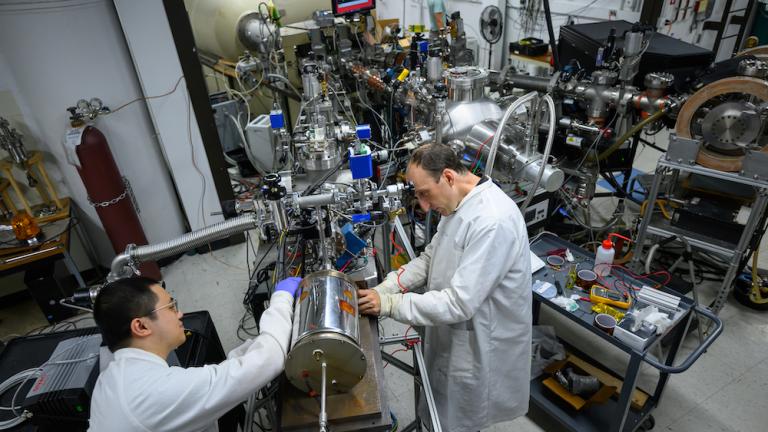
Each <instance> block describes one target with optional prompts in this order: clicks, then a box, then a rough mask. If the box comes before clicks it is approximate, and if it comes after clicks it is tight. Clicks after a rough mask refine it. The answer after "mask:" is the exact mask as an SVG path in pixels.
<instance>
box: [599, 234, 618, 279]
mask: <svg viewBox="0 0 768 432" xmlns="http://www.w3.org/2000/svg"><path fill="white" fill-rule="evenodd" d="M615 253H616V251H615V250H614V249H613V242H611V240H610V239H605V240H603V244H602V245H600V247H599V248H597V253H595V267H594V270H595V273H597V274H598V275H599V276H607V275H608V274H609V273H610V272H611V265H613V256H614V254H615Z"/></svg>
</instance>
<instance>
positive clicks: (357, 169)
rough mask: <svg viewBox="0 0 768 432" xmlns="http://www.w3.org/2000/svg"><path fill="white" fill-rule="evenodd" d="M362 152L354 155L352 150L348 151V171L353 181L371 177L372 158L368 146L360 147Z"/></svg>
mask: <svg viewBox="0 0 768 432" xmlns="http://www.w3.org/2000/svg"><path fill="white" fill-rule="evenodd" d="M361 148H362V152H360V153H359V154H355V151H354V149H349V169H350V171H352V178H353V179H355V180H358V179H366V178H371V177H373V157H372V155H371V149H369V148H368V146H361Z"/></svg>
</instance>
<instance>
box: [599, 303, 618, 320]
mask: <svg viewBox="0 0 768 432" xmlns="http://www.w3.org/2000/svg"><path fill="white" fill-rule="evenodd" d="M592 312H594V313H596V314H607V315H610V316H612V317H614V318H616V322H619V321H621V320H622V318H624V312H619V311H618V310H616V309H614V308H612V307H610V306H608V305H607V304H605V303H599V304H596V305H592Z"/></svg>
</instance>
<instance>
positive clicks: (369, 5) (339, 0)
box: [331, 0, 376, 15]
mask: <svg viewBox="0 0 768 432" xmlns="http://www.w3.org/2000/svg"><path fill="white" fill-rule="evenodd" d="M331 4H332V5H333V14H334V15H347V14H353V13H357V12H367V11H369V10H371V9H375V8H376V0H332V1H331Z"/></svg>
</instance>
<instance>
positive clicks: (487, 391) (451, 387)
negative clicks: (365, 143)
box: [359, 144, 531, 432]
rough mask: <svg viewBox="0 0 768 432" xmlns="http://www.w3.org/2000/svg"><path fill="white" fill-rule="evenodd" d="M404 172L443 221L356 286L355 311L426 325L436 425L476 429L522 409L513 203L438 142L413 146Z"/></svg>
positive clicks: (525, 356)
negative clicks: (420, 248)
mask: <svg viewBox="0 0 768 432" xmlns="http://www.w3.org/2000/svg"><path fill="white" fill-rule="evenodd" d="M406 176H407V178H408V180H409V181H411V182H412V183H413V185H414V187H415V194H416V198H417V199H418V200H419V204H420V205H421V207H422V208H423V209H424V210H425V211H427V210H435V211H437V212H439V213H440V214H441V215H442V219H441V221H440V224H439V225H438V227H437V233H436V235H435V237H434V238H433V239H432V241H431V242H430V243H429V244H428V245H427V247H426V249H425V250H424V252H423V253H422V254H421V255H420V256H419V257H418V258H416V259H414V260H413V261H411V262H409V263H408V264H406V265H404V266H403V267H401V268H400V270H398V271H393V272H391V273H390V274H388V275H387V277H386V279H385V280H384V282H382V283H381V284H379V285H378V286H376V287H375V288H374V289H372V290H361V291H360V293H359V305H360V312H361V313H366V314H371V315H381V316H387V317H392V318H394V319H395V320H397V321H400V322H403V323H406V324H410V325H415V326H426V328H425V336H424V344H423V345H424V356H425V359H426V363H427V371H428V376H429V380H430V383H431V385H432V391H433V393H434V396H435V402H436V405H437V411H438V414H439V419H440V423H441V426H442V429H443V431H445V432H468V431H477V430H480V429H483V428H486V427H488V426H490V425H492V424H495V423H499V422H502V421H506V420H511V419H514V418H516V417H518V416H521V415H524V414H525V413H526V412H527V411H528V396H529V386H530V382H529V381H530V371H531V266H530V253H529V246H528V235H527V231H526V226H525V221H524V220H523V217H522V215H521V213H520V210H519V209H518V208H517V206H516V205H515V203H514V202H513V201H512V199H510V198H509V197H508V196H507V195H506V194H505V193H504V192H503V191H502V190H501V189H499V187H498V186H496V185H495V184H494V183H493V182H492V181H491V180H490V179H489V178H487V177H482V178H481V177H478V176H476V175H474V174H472V173H471V172H469V171H468V170H467V168H466V167H465V166H463V165H462V164H461V161H460V159H459V158H458V157H457V156H456V154H455V153H454V152H453V151H452V150H451V148H450V147H448V146H446V145H443V144H427V145H424V146H422V147H420V148H418V149H417V150H416V151H415V152H414V153H413V155H412V156H411V160H410V163H409V164H408V169H407V172H406ZM421 289H423V293H422V294H419V293H416V292H413V291H414V290H421ZM421 405H422V407H423V405H424V404H423V403H422V404H421ZM420 413H421V414H422V416H423V415H424V413H425V410H424V409H420ZM422 418H423V419H424V421H425V422H427V420H426V418H425V417H422Z"/></svg>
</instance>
